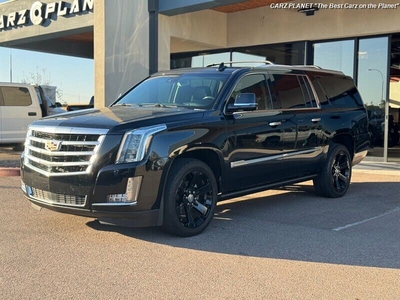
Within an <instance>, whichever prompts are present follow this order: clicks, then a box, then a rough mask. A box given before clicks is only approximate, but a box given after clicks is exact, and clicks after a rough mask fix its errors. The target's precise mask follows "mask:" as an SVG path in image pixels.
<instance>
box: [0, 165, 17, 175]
mask: <svg viewBox="0 0 400 300" xmlns="http://www.w3.org/2000/svg"><path fill="white" fill-rule="evenodd" d="M20 175H21V172H20V168H1V167H0V177H8V176H20Z"/></svg>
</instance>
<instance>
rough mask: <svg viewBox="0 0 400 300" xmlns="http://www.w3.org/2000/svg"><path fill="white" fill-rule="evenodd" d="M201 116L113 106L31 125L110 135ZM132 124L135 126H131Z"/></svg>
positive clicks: (193, 112)
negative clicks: (100, 132) (100, 129)
mask: <svg viewBox="0 0 400 300" xmlns="http://www.w3.org/2000/svg"><path fill="white" fill-rule="evenodd" d="M203 115H204V112H203V111H199V110H190V109H185V108H167V107H127V106H115V107H104V108H100V109H84V110H79V111H74V112H67V113H63V114H59V115H55V116H49V117H46V118H43V119H40V120H37V121H35V122H33V123H32V125H41V126H65V127H73V128H77V127H79V128H85V127H87V128H102V129H109V133H121V132H124V131H126V130H129V129H134V128H139V127H145V126H151V125H155V124H168V123H170V122H179V121H184V120H188V119H201V118H203ZM133 122H134V123H136V124H135V125H132V123H133Z"/></svg>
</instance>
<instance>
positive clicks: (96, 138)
mask: <svg viewBox="0 0 400 300" xmlns="http://www.w3.org/2000/svg"><path fill="white" fill-rule="evenodd" d="M107 131H108V130H105V129H96V128H66V127H42V126H30V127H29V130H28V133H27V137H26V141H25V159H24V165H25V166H28V167H30V168H31V169H33V170H35V171H37V172H39V173H41V174H44V175H46V176H71V175H81V174H88V173H90V171H91V167H92V164H93V161H94V160H95V158H94V157H95V155H96V154H97V153H98V151H99V148H100V146H101V143H102V141H103V140H104V137H105V134H106V133H107Z"/></svg>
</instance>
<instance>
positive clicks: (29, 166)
mask: <svg viewBox="0 0 400 300" xmlns="http://www.w3.org/2000/svg"><path fill="white" fill-rule="evenodd" d="M24 165H25V167H27V168H29V169H32V170H34V171H36V172H38V173H40V174H43V175H44V176H46V177H57V176H74V175H87V174H89V173H90V172H89V170H90V167H91V166H89V168H87V169H86V171H82V172H67V173H62V172H61V173H49V172H46V171H43V170H42V169H39V168H36V167H34V166H32V165H27V164H25V163H24Z"/></svg>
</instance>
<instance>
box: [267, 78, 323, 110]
mask: <svg viewBox="0 0 400 300" xmlns="http://www.w3.org/2000/svg"><path fill="white" fill-rule="evenodd" d="M269 84H270V87H271V94H272V105H273V108H274V109H298V108H311V107H316V106H317V105H316V101H315V96H314V93H313V91H312V89H311V87H310V83H309V81H308V78H307V77H306V76H304V75H295V74H271V76H270V80H269Z"/></svg>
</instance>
